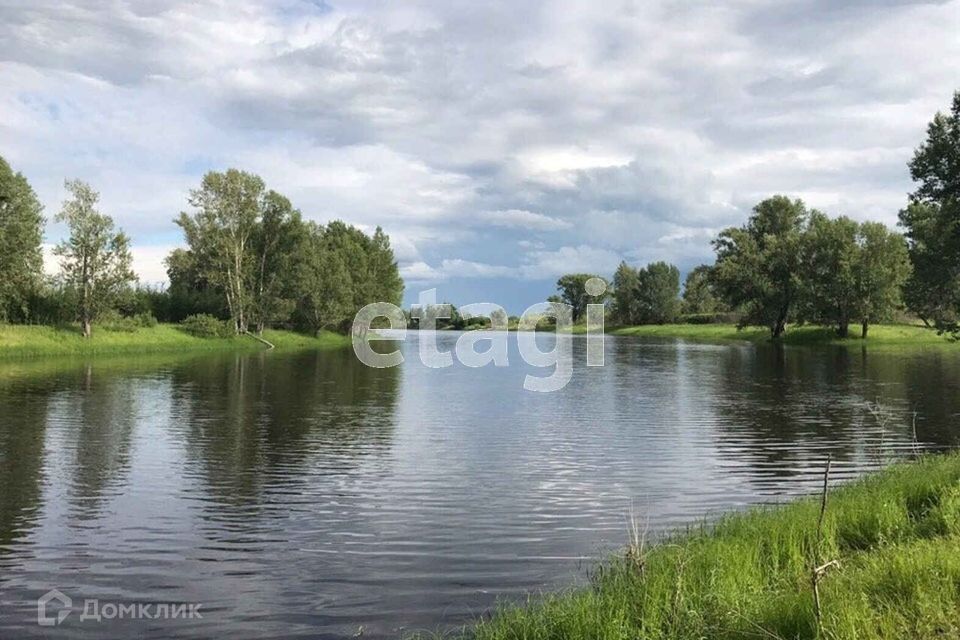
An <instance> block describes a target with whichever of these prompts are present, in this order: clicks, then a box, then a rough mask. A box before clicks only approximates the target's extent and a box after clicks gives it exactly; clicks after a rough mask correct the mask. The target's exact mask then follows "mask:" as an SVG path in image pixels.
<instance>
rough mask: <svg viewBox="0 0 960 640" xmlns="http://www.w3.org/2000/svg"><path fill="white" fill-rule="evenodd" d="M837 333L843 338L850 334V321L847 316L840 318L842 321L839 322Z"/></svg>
mask: <svg viewBox="0 0 960 640" xmlns="http://www.w3.org/2000/svg"><path fill="white" fill-rule="evenodd" d="M837 335H838V336H840V337H841V338H846V337H847V336H849V335H850V322H849V321H848V320H847V319H846V318H840V322H839V323H837Z"/></svg>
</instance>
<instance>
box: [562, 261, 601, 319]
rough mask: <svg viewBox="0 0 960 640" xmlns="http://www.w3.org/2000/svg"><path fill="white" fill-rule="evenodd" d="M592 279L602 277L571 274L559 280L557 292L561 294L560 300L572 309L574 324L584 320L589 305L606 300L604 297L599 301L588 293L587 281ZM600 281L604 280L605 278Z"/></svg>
mask: <svg viewBox="0 0 960 640" xmlns="http://www.w3.org/2000/svg"><path fill="white" fill-rule="evenodd" d="M590 278H600V276H595V275H592V274H589V273H570V274H567V275H565V276H561V277H560V279H559V280H557V291H558V292H559V293H560V300H561V301H562V302H564V303H565V304H568V305H570V306H571V307H572V309H573V312H572V315H573V321H574V322H579V321H580V320H581V319H583V316H584V315H585V314H586V312H587V304H590V303H594V302H602V301H603V299H604V297H603V296H601V299H600V300H597V299H595V298H594V297H592V296H590V295H589V294H588V293H587V288H586V285H587V280H589V279H590ZM600 279H601V280H602V279H603V278H600ZM548 301H549V300H548Z"/></svg>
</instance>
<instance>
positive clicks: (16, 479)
mask: <svg viewBox="0 0 960 640" xmlns="http://www.w3.org/2000/svg"><path fill="white" fill-rule="evenodd" d="M0 406H2V413H3V419H0V558H2V557H3V555H5V554H6V552H7V551H9V550H10V547H11V546H12V544H13V543H15V542H16V541H17V540H19V539H20V538H21V537H23V536H24V535H25V533H26V532H27V530H28V529H29V527H30V526H31V524H32V523H33V522H34V521H35V518H36V515H37V513H38V512H39V510H40V506H41V497H42V496H41V486H42V484H43V480H44V446H45V439H46V427H47V399H46V392H45V390H43V389H42V386H41V387H38V386H37V385H31V384H30V383H29V382H28V383H21V382H13V383H11V382H9V381H0ZM0 566H3V565H2V560H0Z"/></svg>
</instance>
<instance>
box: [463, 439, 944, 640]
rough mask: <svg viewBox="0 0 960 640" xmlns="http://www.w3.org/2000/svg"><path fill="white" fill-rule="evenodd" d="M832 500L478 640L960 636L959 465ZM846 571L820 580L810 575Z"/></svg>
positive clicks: (631, 557) (572, 597) (735, 528)
mask: <svg viewBox="0 0 960 640" xmlns="http://www.w3.org/2000/svg"><path fill="white" fill-rule="evenodd" d="M819 512H820V503H819V499H817V498H811V499H806V500H800V501H797V502H793V503H790V504H788V505H785V506H781V507H768V508H760V509H755V510H752V511H749V512H746V513H742V514H738V515H731V516H729V517H727V518H725V519H722V520H721V521H720V522H718V523H717V524H715V525H714V526H711V527H701V528H697V529H696V530H692V531H688V532H686V533H684V534H682V535H679V536H677V537H675V538H673V539H671V540H669V541H667V542H665V543H662V544H659V545H657V546H655V547H653V548H650V549H645V550H640V549H639V548H634V549H633V550H632V552H628V553H627V554H624V555H623V556H621V557H617V558H615V559H612V560H611V561H610V562H608V563H607V564H606V565H605V566H604V567H603V568H602V569H600V570H599V571H597V572H596V573H595V575H594V577H593V579H592V586H591V587H590V588H584V589H582V590H577V591H572V592H569V593H565V594H560V595H554V596H548V597H545V598H542V599H536V600H534V601H531V602H530V603H528V605H527V606H520V607H505V608H501V609H500V610H499V611H498V612H497V613H496V614H495V615H494V616H493V617H492V619H489V620H485V621H482V622H480V623H479V624H478V625H477V626H475V627H474V628H472V629H471V630H470V631H469V636H468V637H475V638H477V639H478V640H507V639H511V640H521V639H522V640H539V639H543V640H547V639H551V640H552V639H560V638H563V639H565V640H574V639H582V640H601V639H606V640H614V639H623V640H626V639H628V638H629V639H662V640H666V639H677V640H679V639H683V640H694V639H700V638H710V639H733V638H770V639H776V638H780V639H784V640H787V639H795V638H817V637H820V638H835V639H848V638H849V639H851V640H854V639H856V640H867V639H872V638H877V639H879V638H898V639H903V638H917V639H919V638H958V637H960V456H957V455H948V456H938V457H930V458H927V459H924V460H922V461H920V462H915V463H908V464H900V465H895V466H893V467H891V468H889V469H887V470H886V471H883V472H881V473H880V474H878V475H876V476H873V477H870V478H868V479H866V480H863V481H860V482H857V483H854V484H851V485H847V486H844V487H842V488H839V489H836V490H832V491H831V493H830V497H829V500H828V505H827V510H826V517H825V519H824V524H823V537H822V540H821V542H820V544H819V554H818V558H817V559H815V558H814V549H815V548H816V547H817V546H818V545H817V534H816V530H817V520H818V516H819ZM832 560H837V561H838V562H839V567H837V568H834V569H831V570H829V571H827V573H826V575H825V576H824V577H823V579H822V580H821V582H820V586H819V588H820V597H821V602H822V622H823V631H822V632H818V629H817V623H816V617H815V615H814V604H813V592H812V585H811V566H812V565H813V563H814V562H816V563H817V564H823V563H826V562H827V561H832Z"/></svg>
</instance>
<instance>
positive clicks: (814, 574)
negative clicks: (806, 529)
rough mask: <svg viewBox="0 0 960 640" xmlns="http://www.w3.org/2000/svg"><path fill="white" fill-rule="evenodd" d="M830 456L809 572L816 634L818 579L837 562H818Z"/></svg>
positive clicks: (819, 620)
mask: <svg viewBox="0 0 960 640" xmlns="http://www.w3.org/2000/svg"><path fill="white" fill-rule="evenodd" d="M831 459H832V458H831V456H830V455H829V454H827V468H826V469H825V470H824V472H823V494H822V496H821V497H820V517H819V518H818V519H817V540H816V543H815V545H814V548H813V569H812V571H811V573H810V583H811V585H812V586H813V613H814V615H815V616H816V618H817V632H818V635H819V634H822V633H823V619H822V617H821V611H820V579H821V578H822V577H823V575H824V574H825V573H826V572H827V569H829V568H830V567H835V566H837V565H838V564H839V563H838V562H837V561H836V560H831V561H830V562H827V563H826V564H820V547H821V544H822V542H823V518H824V516H825V515H826V513H827V488H828V484H829V482H830V463H831Z"/></svg>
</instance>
